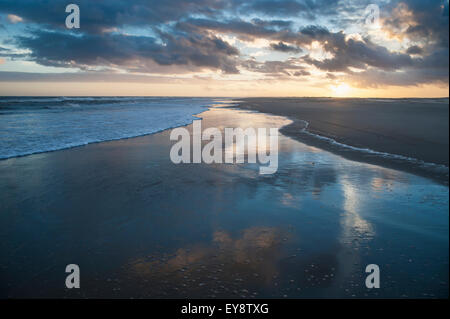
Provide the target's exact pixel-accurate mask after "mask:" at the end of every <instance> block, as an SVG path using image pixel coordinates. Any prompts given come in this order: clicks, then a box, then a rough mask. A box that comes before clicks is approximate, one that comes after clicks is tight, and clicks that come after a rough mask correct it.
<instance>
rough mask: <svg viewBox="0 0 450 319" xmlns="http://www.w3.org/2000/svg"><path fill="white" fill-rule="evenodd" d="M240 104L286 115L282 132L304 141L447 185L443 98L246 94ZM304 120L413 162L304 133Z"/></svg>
mask: <svg viewBox="0 0 450 319" xmlns="http://www.w3.org/2000/svg"><path fill="white" fill-rule="evenodd" d="M239 107H240V108H244V109H251V110H257V111H260V112H265V113H271V114H276V115H282V116H288V117H289V118H291V119H292V120H294V123H292V124H291V125H289V126H286V127H284V128H283V130H282V132H283V133H284V134H286V135H288V136H291V137H293V138H296V139H298V140H300V141H302V142H304V143H307V144H309V145H314V146H319V147H321V148H324V149H326V150H329V151H332V152H334V153H337V154H339V155H341V156H344V157H346V158H349V159H353V160H358V161H364V162H368V163H372V164H377V165H383V166H385V167H391V168H395V169H400V170H404V171H408V172H412V173H415V174H418V175H421V176H425V177H430V178H433V179H434V180H437V181H439V182H441V183H444V184H447V185H448V163H449V152H448V149H449V134H448V129H449V104H448V99H395V100H393V99H389V100H386V99H335V98H248V99H242V101H241V102H240V104H239ZM304 121H307V122H308V123H309V125H308V128H307V130H308V132H311V133H313V134H317V135H320V136H323V137H327V138H331V139H333V140H335V141H337V142H339V143H343V144H346V145H349V146H353V147H357V148H362V149H366V148H368V149H371V150H374V151H377V152H383V153H389V154H395V155H400V157H401V156H403V157H408V158H414V159H416V161H405V160H401V158H400V157H398V158H395V157H391V158H390V157H389V156H376V155H374V154H369V153H366V152H360V151H352V150H351V149H349V148H347V149H343V148H342V147H339V146H337V145H336V144H333V143H330V142H329V140H328V141H327V140H323V139H318V138H315V137H314V136H312V135H311V134H303V133H302V129H303V128H305V122H304ZM423 162H425V163H433V164H438V165H437V166H436V165H423V164H424V163H423Z"/></svg>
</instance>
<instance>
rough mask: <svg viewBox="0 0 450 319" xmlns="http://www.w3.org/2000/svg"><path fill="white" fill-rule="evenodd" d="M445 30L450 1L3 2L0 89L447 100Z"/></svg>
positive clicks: (30, 92) (0, 9) (54, 92)
mask: <svg viewBox="0 0 450 319" xmlns="http://www.w3.org/2000/svg"><path fill="white" fill-rule="evenodd" d="M70 3H74V4H76V5H78V7H79V9H80V28H72V29H69V28H67V26H66V23H65V22H66V17H67V16H68V15H69V13H66V6H67V5H68V4H70ZM448 28H449V4H448V0H404V1H403V0H400V1H399V0H392V1H385V0H380V1H375V0H368V1H364V0H360V1H354V0H348V1H341V0H246V1H237V0H195V1H185V0H164V1H161V0H116V1H115V0H108V1H106V0H71V1H60V0H0V95H17V96H22V95H34V96H38V95H43V96H61V95H63V96H71V95H81V96H92V95H100V96H101V95H132V96H141V95H142V96H155V95H156V96H223V97H227V96H231V97H247V96H274V97H275V96H330V97H387V98H392V97H448V95H449V93H448V90H449V65H448V64H449V42H448V32H449V31H448V30H449V29H448Z"/></svg>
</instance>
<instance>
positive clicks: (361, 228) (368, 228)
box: [342, 179, 375, 241]
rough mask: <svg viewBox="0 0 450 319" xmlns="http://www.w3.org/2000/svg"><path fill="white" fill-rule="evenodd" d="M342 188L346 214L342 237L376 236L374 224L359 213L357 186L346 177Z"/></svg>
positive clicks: (365, 237) (367, 237)
mask: <svg viewBox="0 0 450 319" xmlns="http://www.w3.org/2000/svg"><path fill="white" fill-rule="evenodd" d="M342 190H343V192H344V207H343V208H344V210H345V215H344V218H343V220H342V226H343V232H342V239H343V240H345V241H347V240H349V239H353V238H355V237H363V238H364V239H370V238H372V237H373V236H374V234H375V233H374V230H373V227H372V225H371V224H370V223H369V222H368V221H366V220H364V219H363V218H362V217H361V215H360V213H359V210H360V208H359V206H360V205H359V197H360V196H361V195H360V194H358V192H357V191H356V189H355V187H354V186H353V185H352V184H350V183H349V182H348V181H346V180H345V179H342Z"/></svg>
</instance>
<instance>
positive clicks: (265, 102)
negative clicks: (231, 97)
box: [235, 98, 449, 186]
mask: <svg viewBox="0 0 450 319" xmlns="http://www.w3.org/2000/svg"><path fill="white" fill-rule="evenodd" d="M290 100H294V101H295V103H296V106H297V107H299V108H301V105H300V103H301V102H308V99H305V101H302V100H301V99H300V101H298V99H290V98H286V99H285V98H274V99H271V98H247V99H239V100H237V101H236V104H237V106H235V107H236V108H238V109H243V110H253V111H258V112H262V113H266V114H272V115H280V116H285V117H287V118H289V119H290V120H291V121H292V123H291V124H288V125H286V126H284V127H282V128H281V129H280V132H281V133H282V134H284V135H286V136H288V137H290V138H293V139H295V140H297V141H300V142H302V143H305V144H306V145H309V146H313V147H318V148H320V149H322V150H325V151H328V152H331V153H333V154H336V155H339V156H342V157H344V158H346V159H349V160H353V161H358V162H363V163H368V164H373V165H379V166H382V167H386V168H391V169H396V170H399V171H404V172H407V173H412V174H415V175H418V176H421V177H425V178H429V179H431V180H433V181H435V182H437V183H439V184H441V185H445V186H448V185H449V179H448V178H449V167H448V153H447V158H445V156H444V158H441V159H440V161H441V163H434V162H429V161H426V160H424V159H421V158H417V157H413V156H409V154H408V153H407V152H408V151H410V150H407V151H406V152H403V154H402V153H391V152H386V151H384V150H383V148H382V146H383V145H382V143H383V141H382V140H383V138H380V136H383V132H381V133H378V134H377V135H378V138H379V139H381V141H377V142H375V143H370V142H373V141H370V140H368V139H367V140H364V138H362V139H360V141H359V142H360V143H352V138H351V137H349V136H345V137H344V136H339V135H336V134H333V132H332V131H327V130H326V127H324V126H320V125H317V122H318V119H317V118H314V116H311V113H309V114H308V115H309V116H310V117H311V119H309V121H308V120H306V119H305V118H300V116H302V115H301V110H300V112H299V110H295V109H294V110H292V109H288V108H287V107H285V105H283V103H286V102H288V103H289V102H290ZM312 100H315V101H314V102H320V100H322V102H324V101H323V99H312ZM345 100H347V101H348V100H352V101H355V99H342V100H341V101H345ZM423 100H427V99H423ZM341 101H336V100H331V102H341ZM357 101H358V100H357ZM325 102H326V101H325ZM375 102H376V101H375ZM274 103H278V104H277V106H276V107H273V104H274ZM299 113H300V114H299ZM306 113H307V112H306ZM318 114H319V112H317V114H314V115H315V116H316V117H317V115H318ZM311 122H313V125H311ZM314 122H316V123H314ZM447 122H448V112H447ZM314 124H315V125H314ZM333 124H334V125H336V126H341V127H342V126H343V127H345V126H344V125H339V124H337V123H333ZM311 127H312V128H311ZM345 128H346V129H349V130H353V133H354V132H356V131H358V132H359V133H361V130H359V129H357V128H353V129H352V128H349V127H345ZM447 131H448V130H447ZM334 133H335V132H334ZM388 138H390V136H385V138H384V140H386V139H388ZM361 142H362V143H361ZM366 142H367V143H366ZM400 142H401V141H398V143H400ZM355 144H356V145H355ZM371 144H372V145H371ZM373 146H376V147H375V148H374V147H373ZM403 146H405V145H403ZM406 146H407V145H406ZM446 149H448V135H447V148H446Z"/></svg>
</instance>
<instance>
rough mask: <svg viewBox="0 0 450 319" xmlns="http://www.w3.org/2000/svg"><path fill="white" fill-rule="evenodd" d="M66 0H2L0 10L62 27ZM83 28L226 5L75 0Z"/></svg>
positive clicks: (211, 11)
mask: <svg viewBox="0 0 450 319" xmlns="http://www.w3.org/2000/svg"><path fill="white" fill-rule="evenodd" d="M69 3H71V2H68V1H65V0H52V1H50V2H49V1H48V0H20V1H17V0H2V1H1V2H0V13H6V14H15V15H18V16H20V17H22V18H24V19H25V20H26V21H28V22H33V23H38V24H43V25H47V26H50V27H56V28H65V19H66V16H67V13H66V12H65V8H66V6H67V5H68V4H69ZM75 3H76V4H77V5H78V6H79V7H80V13H81V14H80V15H81V16H82V28H83V32H96V33H100V32H102V31H103V30H104V29H109V28H112V27H122V26H155V25H158V24H164V23H167V22H170V21H178V20H180V19H181V18H183V17H186V16H188V15H192V14H202V15H205V16H214V15H217V14H220V11H221V10H224V9H225V8H226V7H228V6H229V4H228V2H227V1H222V0H191V1H183V0H164V1H161V0H133V1H129V0H114V1H92V0H77V1H76V2H75Z"/></svg>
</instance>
